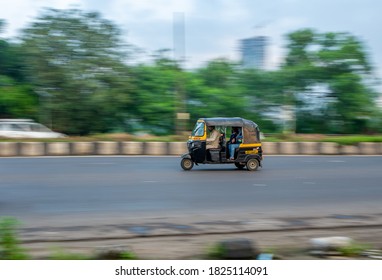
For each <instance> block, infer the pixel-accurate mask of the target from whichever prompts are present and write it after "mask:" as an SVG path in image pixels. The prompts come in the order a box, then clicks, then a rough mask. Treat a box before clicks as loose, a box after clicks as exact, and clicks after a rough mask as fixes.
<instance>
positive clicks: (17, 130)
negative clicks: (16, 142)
mask: <svg viewBox="0 0 382 280" xmlns="http://www.w3.org/2000/svg"><path fill="white" fill-rule="evenodd" d="M0 137H5V138H63V137H66V135H65V134H62V133H58V132H54V131H52V130H50V129H49V128H47V127H46V126H44V125H42V124H40V123H36V122H34V121H33V120H30V119H0Z"/></svg>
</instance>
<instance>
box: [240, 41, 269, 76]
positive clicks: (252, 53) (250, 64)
mask: <svg viewBox="0 0 382 280" xmlns="http://www.w3.org/2000/svg"><path fill="white" fill-rule="evenodd" d="M267 45H268V38H267V37H265V36H257V37H252V38H248V39H243V40H240V51H241V63H242V65H243V67H244V68H257V69H265V60H266V48H267Z"/></svg>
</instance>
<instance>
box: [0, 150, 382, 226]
mask: <svg viewBox="0 0 382 280" xmlns="http://www.w3.org/2000/svg"><path fill="white" fill-rule="evenodd" d="M263 165H264V166H263V168H260V169H259V170H258V171H256V172H249V171H246V170H238V169H236V167H235V166H234V165H231V164H228V165H199V166H194V168H193V169H192V170H191V171H183V170H182V169H181V167H180V158H179V157H44V158H0V216H13V217H16V218H18V219H20V220H22V221H24V222H27V223H28V222H30V223H36V222H39V223H43V222H44V221H46V222H48V221H49V222H52V221H57V222H62V221H64V220H68V219H72V220H77V221H81V222H82V223H84V224H86V222H87V221H88V220H90V219H91V218H94V217H106V218H108V219H117V218H118V217H125V218H126V217H139V216H142V217H143V216H157V217H160V216H169V215H184V216H186V215H188V214H189V213H192V214H195V215H198V214H215V215H231V216H235V215H236V216H240V215H243V214H248V213H252V214H261V215H274V216H276V215H278V216H287V215H305V216H306V215H313V214H314V215H327V214H332V215H348V214H351V215H356V214H359V215H361V214H364V213H382V157H381V156H268V157H266V158H265V159H264V162H263Z"/></svg>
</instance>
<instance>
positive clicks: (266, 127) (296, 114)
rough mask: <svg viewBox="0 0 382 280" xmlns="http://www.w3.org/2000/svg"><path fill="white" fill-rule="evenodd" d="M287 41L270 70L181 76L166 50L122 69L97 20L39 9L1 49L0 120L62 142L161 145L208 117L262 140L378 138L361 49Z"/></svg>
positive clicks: (344, 40) (306, 32) (109, 28)
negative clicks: (112, 139) (110, 136)
mask: <svg viewBox="0 0 382 280" xmlns="http://www.w3.org/2000/svg"><path fill="white" fill-rule="evenodd" d="M3 28H5V22H4V21H1V20H0V32H1V30H2V29H3ZM0 35H1V33H0ZM286 39H287V45H286V50H287V54H286V57H285V60H284V61H283V63H282V64H281V65H280V67H279V68H278V69H277V70H273V71H264V70H259V69H245V68H243V67H241V66H240V63H238V62H235V61H230V60H228V59H214V60H211V61H209V62H207V63H206V65H205V66H203V67H200V68H198V69H194V70H185V69H183V68H182V67H181V63H179V61H175V60H174V59H172V58H171V57H170V56H169V54H168V52H167V51H166V50H158V51H157V52H156V53H155V54H154V55H153V56H152V59H151V61H150V62H146V63H139V64H137V63H131V62H132V61H134V56H135V55H137V49H136V48H135V47H134V46H131V45H129V44H127V43H126V42H124V40H123V39H122V34H121V31H120V29H119V28H118V26H116V25H115V24H114V23H113V22H111V21H109V20H106V19H103V18H102V16H101V15H100V14H98V13H94V12H83V11H81V10H78V9H68V10H56V9H44V10H43V11H42V12H41V14H40V15H39V16H38V17H37V18H36V19H35V20H33V22H31V23H30V24H29V26H28V27H27V28H25V29H24V30H23V31H22V33H21V35H20V37H19V38H18V39H17V40H6V39H0V118H32V119H35V120H38V121H40V122H42V123H44V124H46V125H48V126H50V127H51V128H53V129H54V130H57V131H61V132H64V133H67V134H70V135H87V134H93V133H106V132H121V131H123V132H129V133H135V132H140V131H145V132H149V133H152V134H157V135H168V134H175V133H176V132H177V130H179V128H180V129H182V130H183V129H186V130H189V129H191V128H192V126H193V123H194V122H195V120H196V119H198V118H199V117H212V116H226V117H234V116H240V117H243V118H247V119H251V120H253V121H255V122H256V123H258V124H259V125H260V128H261V130H262V131H264V132H297V133H331V134H342V133H343V134H345V133H380V132H382V112H381V108H378V106H377V105H376V98H377V97H378V92H377V90H376V87H375V85H376V78H375V76H374V72H373V68H372V64H371V62H370V61H369V56H368V53H367V52H366V47H365V45H364V43H363V42H362V41H360V40H359V39H358V38H356V37H355V36H353V35H352V34H349V33H334V32H327V33H320V32H317V31H316V30H313V29H302V30H297V31H295V32H292V33H290V34H288V35H286ZM177 113H189V114H190V119H189V120H188V121H184V120H177V118H176V116H177ZM182 122H184V123H183V124H182V126H181V127H179V124H180V123H182Z"/></svg>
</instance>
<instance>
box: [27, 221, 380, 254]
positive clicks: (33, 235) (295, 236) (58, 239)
mask: <svg viewBox="0 0 382 280" xmlns="http://www.w3.org/2000/svg"><path fill="white" fill-rule="evenodd" d="M333 236H342V237H348V238H351V239H352V240H353V243H352V245H351V246H358V247H359V246H361V247H362V248H365V249H375V250H381V249H382V214H373V215H370V214H369V215H358V216H352V215H344V216H327V217H287V218H285V217H283V218H272V219H265V218H262V219H258V218H256V219H251V218H245V219H240V220H238V219H230V218H229V217H226V218H225V219H220V218H219V219H217V217H203V219H201V217H194V218H189V219H188V220H187V221H186V220H184V217H178V218H154V219H141V218H137V219H128V220H124V221H121V220H119V221H118V222H112V221H109V222H108V223H105V222H101V221H98V222H95V221H93V222H91V223H88V225H84V224H83V223H82V224H77V223H73V222H72V223H71V224H66V225H55V224H52V223H49V226H43V225H40V226H34V227H30V226H29V227H28V226H25V227H23V228H21V230H20V239H21V240H22V246H23V247H24V248H26V249H27V252H28V254H29V255H30V256H31V257H32V258H34V259H48V258H50V256H52V255H54V254H57V253H58V252H59V253H61V254H81V255H83V256H94V255H95V254H96V253H97V252H99V251H100V250H103V251H105V250H111V249H113V250H114V249H117V250H128V251H131V252H133V253H134V254H135V255H136V256H137V257H138V258H139V259H162V260H164V259H168V260H176V259H180V260H184V259H208V252H209V251H210V250H211V248H212V247H214V246H215V245H216V244H218V242H221V241H224V240H233V239H243V238H244V239H247V240H249V241H250V242H251V244H252V247H253V248H254V249H256V250H258V251H260V252H263V253H265V252H266V253H271V254H272V255H273V257H274V258H277V259H301V260H303V259H320V258H329V259H333V258H334V259H342V258H344V259H347V258H353V259H354V258H355V259H365V258H366V259H367V258H368V257H367V256H361V255H357V256H351V257H347V256H346V257H345V256H341V255H339V254H333V253H329V254H328V255H324V256H323V255H312V254H311V252H312V243H311V239H312V238H323V237H333Z"/></svg>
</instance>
